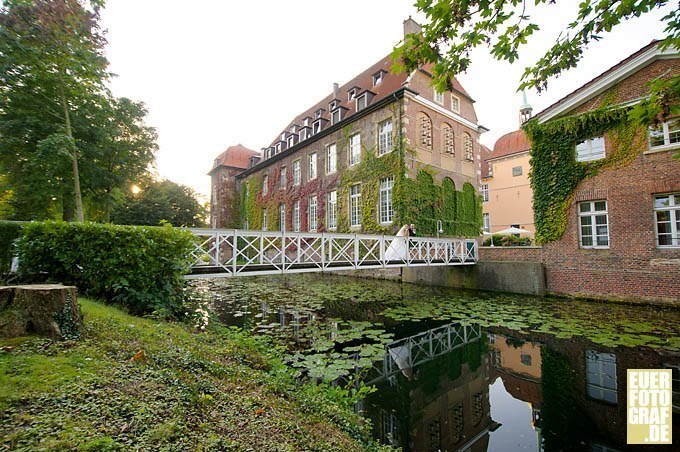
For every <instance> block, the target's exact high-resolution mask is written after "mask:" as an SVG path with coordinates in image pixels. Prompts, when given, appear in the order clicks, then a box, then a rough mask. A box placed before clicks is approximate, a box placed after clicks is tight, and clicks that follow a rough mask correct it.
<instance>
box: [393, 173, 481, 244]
mask: <svg viewBox="0 0 680 452" xmlns="http://www.w3.org/2000/svg"><path fill="white" fill-rule="evenodd" d="M394 199H395V208H396V210H397V212H398V215H399V216H398V218H399V222H400V223H404V224H412V223H413V224H415V225H416V228H417V230H418V233H419V234H421V235H428V236H434V235H436V234H437V226H438V220H441V222H442V224H441V226H442V230H443V233H442V235H448V236H467V237H477V236H479V231H480V230H481V226H482V203H481V198H480V197H479V196H477V193H476V191H475V188H474V187H473V186H472V184H470V183H469V182H466V183H465V184H463V189H462V190H461V191H456V189H455V185H454V183H453V181H452V180H450V179H444V181H442V184H441V185H439V184H436V183H435V181H434V178H433V176H432V172H431V170H429V169H421V170H420V171H419V172H418V175H417V176H416V178H415V179H412V178H404V179H403V180H402V181H401V184H399V186H398V188H397V189H395V193H394Z"/></svg>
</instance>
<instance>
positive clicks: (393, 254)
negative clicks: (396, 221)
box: [385, 224, 408, 261]
mask: <svg viewBox="0 0 680 452" xmlns="http://www.w3.org/2000/svg"><path fill="white" fill-rule="evenodd" d="M407 259H408V225H407V224H405V225H404V226H402V227H401V229H399V232H397V236H396V237H395V238H394V239H393V240H392V243H390V246H388V247H387V249H386V250H385V260H388V261H405V260H407Z"/></svg>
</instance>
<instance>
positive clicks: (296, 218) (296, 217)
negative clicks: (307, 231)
mask: <svg viewBox="0 0 680 452" xmlns="http://www.w3.org/2000/svg"><path fill="white" fill-rule="evenodd" d="M293 232H300V200H299V199H296V200H295V202H293Z"/></svg>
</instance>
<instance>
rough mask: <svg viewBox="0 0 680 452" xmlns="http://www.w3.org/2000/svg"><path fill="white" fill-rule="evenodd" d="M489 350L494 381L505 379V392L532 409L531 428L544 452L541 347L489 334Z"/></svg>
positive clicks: (535, 343)
mask: <svg viewBox="0 0 680 452" xmlns="http://www.w3.org/2000/svg"><path fill="white" fill-rule="evenodd" d="M489 348H490V349H491V356H492V361H493V371H492V378H491V381H492V382H493V381H495V380H496V379H497V378H501V379H502V380H503V386H504V388H505V390H506V391H507V392H508V393H509V394H510V395H511V396H512V397H513V398H515V399H517V400H521V401H523V402H526V403H527V404H528V405H529V408H530V409H531V419H530V422H531V427H532V428H533V429H534V431H535V433H536V439H537V444H538V450H541V449H542V446H541V444H542V437H541V406H542V404H543V393H542V390H541V363H542V361H541V344H540V343H538V342H527V341H523V340H520V339H516V338H512V337H506V336H501V335H496V334H489ZM497 420H499V421H500V422H503V420H502V419H497Z"/></svg>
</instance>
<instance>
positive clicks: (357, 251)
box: [187, 229, 478, 279]
mask: <svg viewBox="0 0 680 452" xmlns="http://www.w3.org/2000/svg"><path fill="white" fill-rule="evenodd" d="M191 232H192V233H193V234H194V235H195V236H196V241H195V248H194V250H193V251H192V258H193V264H192V266H191V270H192V272H191V274H190V275H187V278H190V279H194V278H223V277H234V276H246V275H271V274H287V273H303V272H327V271H337V270H359V269H371V268H373V269H376V268H392V267H394V268H398V267H419V266H452V265H471V264H475V263H476V262H477V259H478V247H477V241H476V240H474V239H456V238H432V237H410V238H407V237H393V236H384V235H369V234H331V233H325V232H324V233H310V232H285V231H284V232H273V231H272V232H268V231H251V230H240V229H191ZM395 239H397V241H403V244H401V247H402V249H404V250H408V251H407V252H404V253H402V254H403V255H400V256H399V257H398V258H395V256H390V255H389V253H387V250H388V248H389V247H390V244H392V243H393V241H394V240H395Z"/></svg>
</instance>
